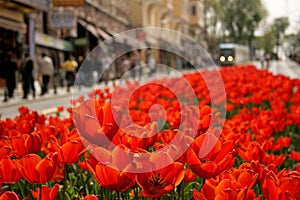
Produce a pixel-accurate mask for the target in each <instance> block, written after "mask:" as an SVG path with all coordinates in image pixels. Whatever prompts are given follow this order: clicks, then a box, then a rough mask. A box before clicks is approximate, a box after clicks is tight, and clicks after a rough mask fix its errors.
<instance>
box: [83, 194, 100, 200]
mask: <svg viewBox="0 0 300 200" xmlns="http://www.w3.org/2000/svg"><path fill="white" fill-rule="evenodd" d="M83 200H98V198H97V197H96V196H95V195H93V194H89V195H87V196H85V197H84V199H83Z"/></svg>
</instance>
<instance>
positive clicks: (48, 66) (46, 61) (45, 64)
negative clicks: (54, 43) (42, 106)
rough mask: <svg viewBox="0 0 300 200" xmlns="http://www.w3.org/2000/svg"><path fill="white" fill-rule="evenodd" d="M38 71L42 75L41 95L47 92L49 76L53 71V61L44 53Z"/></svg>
mask: <svg viewBox="0 0 300 200" xmlns="http://www.w3.org/2000/svg"><path fill="white" fill-rule="evenodd" d="M39 71H40V74H41V76H42V92H41V96H43V95H44V94H46V93H48V85H49V82H50V78H51V77H52V75H53V73H54V66H53V61H52V59H51V58H50V57H48V56H47V55H46V54H45V53H43V54H42V62H41V64H40V66H39Z"/></svg>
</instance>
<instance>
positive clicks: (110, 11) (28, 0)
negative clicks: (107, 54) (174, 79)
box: [0, 0, 204, 68]
mask: <svg viewBox="0 0 300 200" xmlns="http://www.w3.org/2000/svg"><path fill="white" fill-rule="evenodd" d="M0 6H1V7H0V51H8V50H11V51H14V52H15V54H16V57H17V58H18V59H22V58H23V57H24V55H25V53H29V55H30V56H31V58H32V59H34V60H35V61H36V62H37V64H38V60H39V57H40V55H41V54H42V53H47V54H48V55H49V56H50V57H51V58H52V59H53V61H54V64H55V66H56V68H59V67H60V65H61V63H62V62H63V61H64V60H65V59H66V57H67V55H68V54H70V53H72V54H74V55H76V56H78V55H83V56H84V55H85V54H86V53H87V52H89V51H91V50H92V49H93V48H94V47H96V46H97V45H98V44H99V42H101V41H103V40H105V39H107V38H109V37H111V36H112V35H114V34H116V33H120V32H123V31H126V30H129V29H134V28H140V27H161V28H168V29H172V30H175V31H178V32H181V33H183V34H185V35H188V36H189V37H191V38H192V39H194V40H195V41H197V42H199V43H202V44H204V40H203V38H202V37H201V35H202V33H203V27H204V25H203V19H204V18H203V9H204V8H203V3H202V1H201V0H110V1H107V0H68V1H65V0H34V1H33V0H0ZM133 32H134V36H135V38H133V39H130V37H129V36H128V37H125V38H121V39H119V41H117V42H119V43H120V44H121V45H122V47H124V44H125V46H126V48H128V49H130V46H135V44H136V43H137V42H143V43H148V44H151V45H153V46H155V47H156V48H157V49H160V48H162V49H163V47H164V45H174V46H175V48H176V47H178V48H182V49H183V50H184V49H189V48H188V44H186V43H185V42H184V41H181V38H180V37H178V34H173V35H165V36H164V35H162V36H161V37H157V36H158V35H157V33H155V32H153V33H152V32H147V33H144V32H143V30H141V29H134V31H133ZM166 53H167V52H164V51H163V50H162V51H156V52H153V54H154V55H155V57H156V59H157V60H159V61H161V62H162V63H165V64H170V63H168V60H165V61H163V59H164V58H166V55H165V54H166ZM143 56H144V58H145V60H147V57H148V56H149V52H148V51H144V54H143ZM173 64H174V63H173Z"/></svg>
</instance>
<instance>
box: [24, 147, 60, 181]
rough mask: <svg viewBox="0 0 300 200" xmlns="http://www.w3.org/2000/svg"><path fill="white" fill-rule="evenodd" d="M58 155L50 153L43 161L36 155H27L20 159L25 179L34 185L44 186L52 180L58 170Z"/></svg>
mask: <svg viewBox="0 0 300 200" xmlns="http://www.w3.org/2000/svg"><path fill="white" fill-rule="evenodd" d="M57 157H58V156H57V153H49V154H48V155H47V156H46V157H45V158H43V159H41V158H40V156H38V155H36V154H27V155H25V156H24V157H22V158H21V159H20V165H21V169H22V173H23V177H24V178H25V179H26V180H27V181H28V182H29V183H32V184H43V183H45V182H47V181H49V180H51V179H52V178H53V176H54V174H55V172H56V169H57V165H58V162H57Z"/></svg>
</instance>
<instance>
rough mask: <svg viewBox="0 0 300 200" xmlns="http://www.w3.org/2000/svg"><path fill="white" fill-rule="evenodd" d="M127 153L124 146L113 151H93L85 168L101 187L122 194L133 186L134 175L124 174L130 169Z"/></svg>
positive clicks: (100, 149) (101, 149) (130, 163)
mask: <svg viewBox="0 0 300 200" xmlns="http://www.w3.org/2000/svg"><path fill="white" fill-rule="evenodd" d="M127 152H128V149H127V148H126V147H124V146H117V147H115V149H114V150H113V151H108V150H106V149H104V148H102V147H99V148H96V149H94V150H93V156H92V157H91V160H89V161H87V166H88V168H89V170H90V171H91V173H92V174H93V176H94V177H95V179H96V180H97V182H98V183H99V184H100V185H101V186H102V187H104V188H107V189H109V190H114V191H120V192H124V191H126V190H128V189H129V188H132V187H134V186H135V175H134V174H132V173H128V172H126V169H127V168H132V167H131V165H132V162H131V161H132V160H131V159H129V157H128V155H127Z"/></svg>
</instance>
